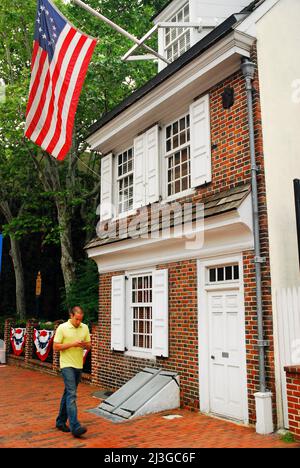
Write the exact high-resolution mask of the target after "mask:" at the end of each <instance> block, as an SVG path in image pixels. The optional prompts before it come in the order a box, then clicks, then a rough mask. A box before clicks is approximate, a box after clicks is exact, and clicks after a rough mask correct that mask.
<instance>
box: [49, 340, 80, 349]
mask: <svg viewBox="0 0 300 468" xmlns="http://www.w3.org/2000/svg"><path fill="white" fill-rule="evenodd" d="M86 344H87V343H84V342H83V341H74V342H73V343H62V344H61V343H56V342H55V341H54V342H53V350H54V351H65V350H66V349H69V348H84V347H85V345H86Z"/></svg>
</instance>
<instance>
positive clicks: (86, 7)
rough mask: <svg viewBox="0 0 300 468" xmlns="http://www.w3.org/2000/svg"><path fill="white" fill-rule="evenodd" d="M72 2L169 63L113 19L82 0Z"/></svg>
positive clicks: (167, 61)
mask: <svg viewBox="0 0 300 468" xmlns="http://www.w3.org/2000/svg"><path fill="white" fill-rule="evenodd" d="M72 2H73V3H75V4H76V5H79V6H81V7H82V8H84V9H85V10H86V11H89V12H90V13H91V14H92V15H94V16H96V17H97V18H100V19H101V20H102V21H104V22H105V23H107V24H109V26H111V27H112V28H113V29H115V30H116V31H118V32H119V33H121V34H123V35H124V36H126V37H127V38H128V39H130V40H131V41H133V42H135V43H136V44H138V45H140V46H143V47H144V48H145V49H146V50H147V51H148V52H151V53H152V54H154V55H155V56H156V57H157V58H159V59H160V60H163V61H164V62H166V63H168V64H169V63H170V62H169V60H167V59H166V58H165V57H163V55H160V54H159V53H158V52H156V50H154V49H152V48H151V47H149V46H147V45H146V44H143V41H142V40H140V39H138V38H137V37H135V36H133V35H132V34H130V33H129V32H127V31H126V30H125V29H123V28H121V26H118V25H117V24H115V23H114V22H113V21H111V20H110V19H108V18H106V16H103V15H101V13H98V11H96V10H94V9H93V8H91V7H90V6H89V5H87V4H86V3H84V2H82V1H81V0H72Z"/></svg>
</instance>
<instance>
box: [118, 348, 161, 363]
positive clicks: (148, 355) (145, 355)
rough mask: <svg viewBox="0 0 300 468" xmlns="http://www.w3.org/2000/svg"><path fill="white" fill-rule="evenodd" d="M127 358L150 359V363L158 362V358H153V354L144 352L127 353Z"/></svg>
mask: <svg viewBox="0 0 300 468" xmlns="http://www.w3.org/2000/svg"><path fill="white" fill-rule="evenodd" d="M124 355H125V356H128V357H134V358H138V359H148V360H150V361H156V356H153V354H151V353H148V352H146V351H145V352H143V351H133V350H131V351H125V353H124Z"/></svg>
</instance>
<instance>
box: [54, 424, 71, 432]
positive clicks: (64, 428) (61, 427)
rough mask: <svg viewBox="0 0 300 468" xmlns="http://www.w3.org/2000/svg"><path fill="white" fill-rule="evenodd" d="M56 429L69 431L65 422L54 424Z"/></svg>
mask: <svg viewBox="0 0 300 468" xmlns="http://www.w3.org/2000/svg"><path fill="white" fill-rule="evenodd" d="M56 429H58V430H59V431H62V432H71V431H70V429H69V428H68V426H67V425H66V424H62V425H56Z"/></svg>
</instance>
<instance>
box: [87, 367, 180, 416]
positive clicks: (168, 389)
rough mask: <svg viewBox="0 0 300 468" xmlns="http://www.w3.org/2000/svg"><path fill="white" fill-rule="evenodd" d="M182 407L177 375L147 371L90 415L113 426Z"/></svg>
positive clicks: (159, 371) (156, 370)
mask: <svg viewBox="0 0 300 468" xmlns="http://www.w3.org/2000/svg"><path fill="white" fill-rule="evenodd" d="M179 406H180V388H179V376H178V374H177V373H176V372H169V371H166V370H163V369H152V368H145V369H143V370H142V371H141V372H139V373H138V374H136V375H135V376H134V377H133V378H132V379H131V380H129V381H128V382H127V383H126V384H125V385H123V387H121V388H120V389H119V390H117V391H116V392H115V393H113V394H112V395H111V396H110V397H109V398H107V399H106V400H104V401H103V402H102V403H101V404H100V405H99V406H98V407H97V408H95V409H92V410H89V412H90V413H93V414H96V415H98V416H102V417H104V418H106V419H109V420H110V421H113V422H125V421H128V420H129V419H132V418H135V417H137V416H142V415H145V414H150V413H158V412H160V411H166V410H171V409H175V408H178V407H179Z"/></svg>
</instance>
